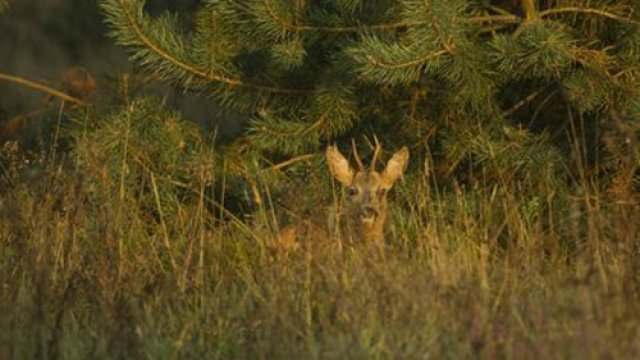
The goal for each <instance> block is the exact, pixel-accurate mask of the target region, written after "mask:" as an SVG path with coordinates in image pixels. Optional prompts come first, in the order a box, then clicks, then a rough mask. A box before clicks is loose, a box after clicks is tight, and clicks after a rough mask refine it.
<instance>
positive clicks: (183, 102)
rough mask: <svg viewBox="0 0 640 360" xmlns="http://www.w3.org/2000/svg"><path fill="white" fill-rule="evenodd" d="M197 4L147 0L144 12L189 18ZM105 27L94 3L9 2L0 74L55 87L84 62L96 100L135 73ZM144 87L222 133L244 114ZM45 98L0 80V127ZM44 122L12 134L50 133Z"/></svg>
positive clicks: (0, 21)
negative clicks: (126, 74)
mask: <svg viewBox="0 0 640 360" xmlns="http://www.w3.org/2000/svg"><path fill="white" fill-rule="evenodd" d="M198 2H199V1H198V0H182V1H171V0H152V1H148V3H147V11H148V12H149V13H150V14H152V15H157V14H159V13H161V12H164V11H178V12H180V13H181V14H183V15H184V14H186V15H187V16H186V18H187V19H188V14H189V13H190V12H191V11H193V10H194V9H195V7H196V6H197V4H198ZM187 22H188V20H186V21H185V24H186V23H187ZM108 31H109V30H108V28H107V27H106V26H105V24H104V23H103V17H102V15H101V14H100V10H99V7H98V5H97V3H96V1H92V0H13V1H11V2H10V8H9V10H8V11H7V12H6V13H5V14H4V15H3V16H1V17H0V72H3V73H5V74H10V75H14V76H19V77H23V78H26V79H29V80H33V81H37V82H40V83H43V84H46V85H48V86H52V87H55V88H59V87H60V85H61V79H62V76H63V74H64V72H65V71H66V70H67V69H69V68H71V67H73V66H83V67H85V68H86V69H87V70H88V71H89V73H90V74H91V75H92V76H93V77H94V78H95V79H96V83H97V87H96V93H95V95H94V99H96V98H97V99H99V98H100V97H101V96H103V95H105V92H107V91H109V90H107V89H109V88H113V86H110V85H113V84H109V81H112V82H113V80H109V79H113V77H114V75H117V74H119V73H123V72H132V71H135V69H134V67H133V66H132V65H131V63H129V61H128V60H127V56H126V53H125V52H124V50H123V49H122V48H120V47H117V46H116V45H115V44H114V41H113V40H112V39H111V38H109V37H108ZM146 90H147V91H148V92H151V93H156V94H159V95H161V96H165V97H166V98H167V105H168V106H169V107H171V108H175V109H178V110H180V111H182V112H183V113H184V115H185V116H186V117H187V118H189V119H191V120H193V121H195V122H197V123H199V124H201V125H203V127H204V128H205V129H207V130H209V129H212V128H214V127H217V128H219V130H220V132H221V133H222V134H223V135H225V136H233V135H234V134H237V133H238V132H239V131H240V130H241V129H242V124H243V123H244V119H245V118H246V116H242V115H240V114H235V113H233V112H231V111H228V110H226V109H222V108H221V107H219V106H217V105H216V104H215V103H214V102H213V101H211V100H209V99H206V98H202V97H198V96H195V95H191V94H185V93H183V92H182V91H181V90H180V89H176V88H173V87H171V86H153V87H150V88H148V89H146ZM47 98H48V95H47V94H44V93H41V92H38V91H34V90H32V89H29V88H26V87H24V86H20V85H17V84H14V83H9V82H4V81H0V125H2V123H4V122H7V121H9V119H11V118H15V117H16V116H19V115H21V114H25V113H28V112H29V111H33V110H34V109H39V108H42V107H43V106H45V105H46V104H47ZM50 118H51V116H50ZM47 121H51V120H47V119H46V116H39V117H37V118H32V119H29V120H28V122H27V123H26V125H25V126H24V128H23V129H21V130H20V131H19V133H18V134H15V137H17V138H24V137H25V136H26V137H33V136H42V135H43V134H42V133H43V132H47V131H48V130H47V128H48V127H47V126H46V125H47V124H46V122H47ZM0 140H2V139H0Z"/></svg>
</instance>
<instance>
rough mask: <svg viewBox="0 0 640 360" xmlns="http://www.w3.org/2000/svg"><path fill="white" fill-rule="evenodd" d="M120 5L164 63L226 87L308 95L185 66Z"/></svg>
mask: <svg viewBox="0 0 640 360" xmlns="http://www.w3.org/2000/svg"><path fill="white" fill-rule="evenodd" d="M120 5H121V6H122V9H123V11H124V13H125V15H126V17H127V20H128V21H129V24H130V25H131V27H132V28H133V30H134V31H135V33H136V35H137V36H138V38H139V39H140V41H141V42H142V43H143V44H144V45H145V46H146V47H147V48H149V49H150V50H152V51H153V52H155V53H156V54H157V55H159V56H160V57H162V58H163V59H165V60H166V61H168V62H170V63H172V64H173V65H175V66H177V67H179V68H181V69H183V70H185V71H187V72H189V73H191V74H194V75H196V76H199V77H201V78H203V79H205V80H208V81H212V82H221V83H225V84H227V85H231V86H238V87H246V88H250V89H254V90H258V91H265V92H270V93H276V94H289V95H302V94H308V93H310V90H302V89H287V88H278V87H273V86H265V85H258V84H252V83H247V82H244V81H242V80H241V79H235V78H230V77H226V76H221V75H215V74H211V73H206V72H204V71H201V70H199V69H197V68H195V67H193V66H192V65H191V64H187V63H185V62H183V61H180V60H178V59H176V58H175V57H173V56H171V55H170V54H168V53H167V52H166V51H164V50H163V49H161V48H160V47H159V46H158V45H156V44H155V43H154V42H153V41H152V40H151V39H149V38H148V37H147V36H146V35H145V33H144V31H143V30H142V28H141V26H140V24H138V22H137V21H136V19H135V16H134V15H133V14H132V13H131V11H130V9H129V6H128V4H127V1H126V0H121V1H120Z"/></svg>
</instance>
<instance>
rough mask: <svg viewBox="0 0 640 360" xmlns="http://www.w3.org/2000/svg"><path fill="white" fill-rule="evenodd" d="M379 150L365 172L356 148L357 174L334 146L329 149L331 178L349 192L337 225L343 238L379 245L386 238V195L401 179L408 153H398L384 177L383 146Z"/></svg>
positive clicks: (354, 150)
mask: <svg viewBox="0 0 640 360" xmlns="http://www.w3.org/2000/svg"><path fill="white" fill-rule="evenodd" d="M375 143H376V147H375V150H374V153H373V159H372V160H371V166H370V167H369V169H365V167H364V165H363V164H362V161H361V160H360V157H359V156H358V153H357V151H356V148H355V144H354V146H353V155H354V157H355V160H356V164H357V165H358V169H357V170H354V169H353V168H352V167H351V166H350V165H349V161H348V160H347V159H346V158H345V157H344V156H343V155H342V154H341V153H340V151H339V150H338V149H337V148H336V147H335V146H329V147H327V151H326V159H327V164H328V165H329V171H330V172H331V174H332V175H333V176H334V177H335V178H336V179H337V180H338V181H339V182H340V183H342V185H344V186H346V188H347V199H346V202H345V204H344V206H343V208H342V209H341V211H339V215H340V216H339V218H338V221H340V222H341V223H340V224H339V225H340V227H341V230H342V231H341V232H342V235H343V236H347V237H351V238H352V239H356V240H362V241H365V242H373V243H377V242H380V241H382V239H383V236H384V225H385V222H386V220H387V192H388V191H389V189H391V187H392V186H393V184H394V183H395V182H396V181H397V180H398V179H399V178H400V177H401V176H402V174H403V173H404V170H405V169H406V167H407V163H408V162H409V149H408V148H407V147H406V146H404V147H402V149H400V150H399V151H397V152H396V153H395V154H393V156H392V157H391V159H390V160H389V162H388V163H387V166H386V168H385V169H384V171H382V173H379V172H378V171H376V161H377V159H378V156H379V155H380V150H381V147H380V143H379V142H378V139H375Z"/></svg>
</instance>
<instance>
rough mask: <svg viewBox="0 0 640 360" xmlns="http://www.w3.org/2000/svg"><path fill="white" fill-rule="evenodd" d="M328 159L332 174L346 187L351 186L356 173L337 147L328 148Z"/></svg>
mask: <svg viewBox="0 0 640 360" xmlns="http://www.w3.org/2000/svg"><path fill="white" fill-rule="evenodd" d="M326 157H327V165H329V171H330V172H331V174H332V175H333V176H334V177H335V178H336V179H338V181H340V182H341V183H343V184H344V185H351V182H352V181H353V175H354V171H353V169H352V168H351V166H350V165H349V161H348V160H347V159H345V157H344V156H343V155H342V154H341V153H340V151H339V150H338V149H337V148H336V147H335V146H329V147H327V152H326Z"/></svg>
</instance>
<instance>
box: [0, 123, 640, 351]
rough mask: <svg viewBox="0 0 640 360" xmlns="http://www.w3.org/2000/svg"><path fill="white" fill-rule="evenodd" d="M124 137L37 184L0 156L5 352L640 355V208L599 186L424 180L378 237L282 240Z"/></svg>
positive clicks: (201, 182)
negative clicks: (544, 194)
mask: <svg viewBox="0 0 640 360" xmlns="http://www.w3.org/2000/svg"><path fill="white" fill-rule="evenodd" d="M174 128H175V126H174V127H172V129H174ZM132 132H133V130H132ZM132 134H135V132H133V133H132ZM132 136H133V135H132ZM132 138H135V137H132ZM164 138H165V139H171V137H170V136H168V137H164ZM92 139H94V140H93V141H95V138H92ZM135 139H136V141H139V142H141V141H142V140H141V139H139V138H135ZM114 141H115V140H114ZM123 143H125V142H119V143H118V142H116V143H115V144H113V148H112V149H111V150H110V151H112V152H113V153H115V154H120V155H118V156H117V157H116V158H114V159H112V160H113V161H112V162H111V163H107V162H104V161H101V160H100V159H104V157H102V156H103V155H104V154H105V153H107V151H106V150H105V151H102V152H101V151H96V147H95V144H94V147H93V148H92V147H91V146H89V145H91V144H89V143H87V144H85V145H84V146H86V147H83V145H82V144H81V143H79V145H78V146H77V147H76V148H75V151H76V152H77V155H78V156H79V159H80V160H81V161H78V163H80V164H81V165H79V166H75V167H73V166H62V165H60V164H57V163H46V162H45V164H44V165H43V166H44V170H43V172H42V173H41V174H40V175H39V177H38V178H37V179H32V180H30V181H20V179H21V178H20V176H19V174H20V171H15V172H13V171H12V170H11V169H10V167H13V168H15V167H17V166H18V165H17V164H19V163H20V161H19V159H18V160H16V159H14V160H15V161H14V162H13V165H7V168H5V172H4V175H3V176H4V178H3V186H4V185H5V184H7V186H4V188H3V190H2V191H1V192H0V259H1V260H2V261H1V262H0V281H1V290H0V291H1V292H0V299H1V300H0V358H3V359H4V358H7V359H10V358H14V359H21V358H45V357H46V358H49V357H53V358H55V357H60V358H119V357H122V358H151V359H158V358H223V359H226V358H300V359H306V358H455V359H459V358H489V359H493V358H580V359H582V358H629V359H631V358H637V357H638V356H640V341H639V339H640V337H639V336H640V318H638V316H637V314H638V313H640V297H639V295H640V291H639V289H640V287H639V285H640V278H639V276H638V273H639V270H640V260H639V258H640V254H639V246H640V245H639V243H638V233H637V227H636V226H631V225H632V223H633V222H634V221H636V220H633V219H638V217H637V215H638V213H637V211H638V210H637V208H633V207H630V206H629V205H627V204H615V203H609V202H607V199H606V198H605V197H604V196H603V195H601V194H599V193H597V192H596V191H595V190H589V189H590V188H589V187H588V186H584V187H583V189H582V191H583V192H582V195H581V196H576V197H569V195H557V196H566V199H561V200H563V201H565V202H567V203H570V202H572V203H573V204H574V205H573V206H567V209H573V210H567V211H548V207H545V206H543V205H544V204H541V202H543V201H551V200H549V199H545V200H540V199H538V198H537V197H536V196H535V194H518V193H516V192H514V191H512V190H511V189H512V188H511V186H512V184H511V183H496V184H494V186H492V187H489V189H490V191H487V190H483V191H480V190H469V189H459V188H453V189H449V190H443V189H440V188H439V187H437V186H436V185H435V182H434V180H433V177H431V176H424V177H415V176H414V177H410V178H408V179H407V180H406V182H405V183H404V184H400V185H398V186H397V189H396V190H397V191H396V192H395V194H394V196H393V197H394V200H395V201H394V205H393V206H392V214H391V215H392V216H391V218H392V219H393V220H394V221H393V223H392V224H390V227H389V236H388V239H387V242H386V244H385V245H384V246H383V247H376V246H370V245H368V244H344V246H342V248H341V249H342V250H341V251H337V250H336V249H337V247H335V246H321V245H322V243H323V242H325V243H326V242H329V243H330V242H332V241H335V240H334V239H330V238H327V237H326V236H318V235H309V237H308V238H305V239H300V242H301V243H300V244H299V245H300V246H299V247H298V248H297V249H295V250H288V251H279V250H278V249H277V242H274V240H273V237H274V235H275V233H277V231H278V226H277V225H274V224H273V223H274V222H276V221H275V220H273V219H277V218H278V213H279V212H281V211H284V210H283V209H281V208H280V207H279V205H278V206H276V205H270V204H271V203H267V204H269V205H263V207H262V208H260V209H258V210H257V212H256V213H254V214H251V215H252V216H247V217H245V218H243V219H240V218H239V217H234V216H232V215H231V214H226V215H225V216H224V217H220V216H219V215H218V214H217V213H216V212H217V211H218V210H219V209H218V208H216V207H215V206H212V205H211V204H212V203H211V201H213V200H212V199H211V196H212V195H211V194H219V193H220V192H219V191H216V189H212V187H215V186H217V185H213V184H218V183H220V182H215V183H214V182H210V181H209V177H204V176H203V177H200V178H198V177H194V179H195V180H194V181H191V182H180V183H179V186H178V185H176V186H174V187H171V186H170V185H171V184H174V185H175V183H177V182H178V181H177V180H176V179H175V178H171V175H172V174H174V173H172V171H183V170H181V169H179V170H175V169H174V168H173V167H171V164H172V162H171V161H168V162H167V165H166V166H167V167H162V166H159V165H158V167H157V168H147V171H142V170H141V169H144V166H142V165H141V164H155V165H157V162H155V163H154V162H153V161H151V160H153V159H154V158H152V157H151V156H152V155H149V154H152V152H149V153H146V152H143V151H141V150H140V149H142V148H141V147H140V148H138V147H136V146H139V145H137V144H134V143H130V147H129V149H128V150H127V151H128V152H129V153H130V152H131V151H139V150H140V151H141V152H140V153H138V154H137V155H136V156H138V157H137V159H138V163H134V162H131V163H129V161H130V159H129V158H128V157H126V155H125V154H126V153H127V152H125V151H121V152H118V151H116V150H117V149H118V144H119V145H122V144H123ZM170 145H171V144H170V143H169V145H167V146H170ZM120 149H121V150H122V148H120ZM203 151H204V150H203ZM207 151H210V150H207ZM14 155H15V153H14ZM15 156H18V155H15ZM163 156H165V155H163ZM180 156H181V155H180V154H175V157H174V159H176V158H179V157H180ZM147 157H149V158H147ZM193 158H195V159H198V156H194V157H193ZM147 160H149V161H147ZM3 161H4V163H5V164H10V163H11V162H10V161H8V160H7V158H6V156H5V158H3ZM189 161H191V160H189ZM193 161H196V160H193ZM193 168H197V166H195V165H194V166H193ZM114 169H116V170H114ZM118 169H119V170H118ZM114 171H115V172H114ZM119 171H124V172H119ZM132 174H134V175H135V176H136V177H135V178H133V180H132V176H133V175H132ZM183 176H186V175H184V174H183ZM170 178H171V179H172V180H173V183H171V182H170V181H169V180H167V179H170ZM9 180H11V181H9ZM136 181H137V184H138V186H137V187H133V186H131V185H130V184H131V183H130V182H134V183H135V182H136ZM9 185H10V186H9ZM310 186H313V185H310ZM176 189H178V190H176ZM309 191H310V192H318V191H323V190H322V189H310V190H309ZM485 192H486V193H485ZM181 194H182V195H181ZM184 194H189V195H184ZM327 198H330V196H328V197H327ZM324 205H328V204H324ZM308 206H316V207H318V208H319V206H318V205H317V204H315V205H314V204H310V205H308ZM545 209H547V210H545ZM303 210H309V209H302V210H300V212H303ZM308 212H309V213H313V211H308ZM316 213H318V214H320V213H321V212H316ZM317 216H321V215H317ZM252 219H253V220H252ZM259 219H266V220H265V221H267V222H270V221H271V225H270V226H266V227H265V226H260V221H259ZM625 219H626V220H625ZM272 220H273V221H272ZM622 220H624V221H622ZM318 223H322V221H318ZM279 225H280V226H282V225H283V224H279ZM274 226H275V228H273V227H274Z"/></svg>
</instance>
